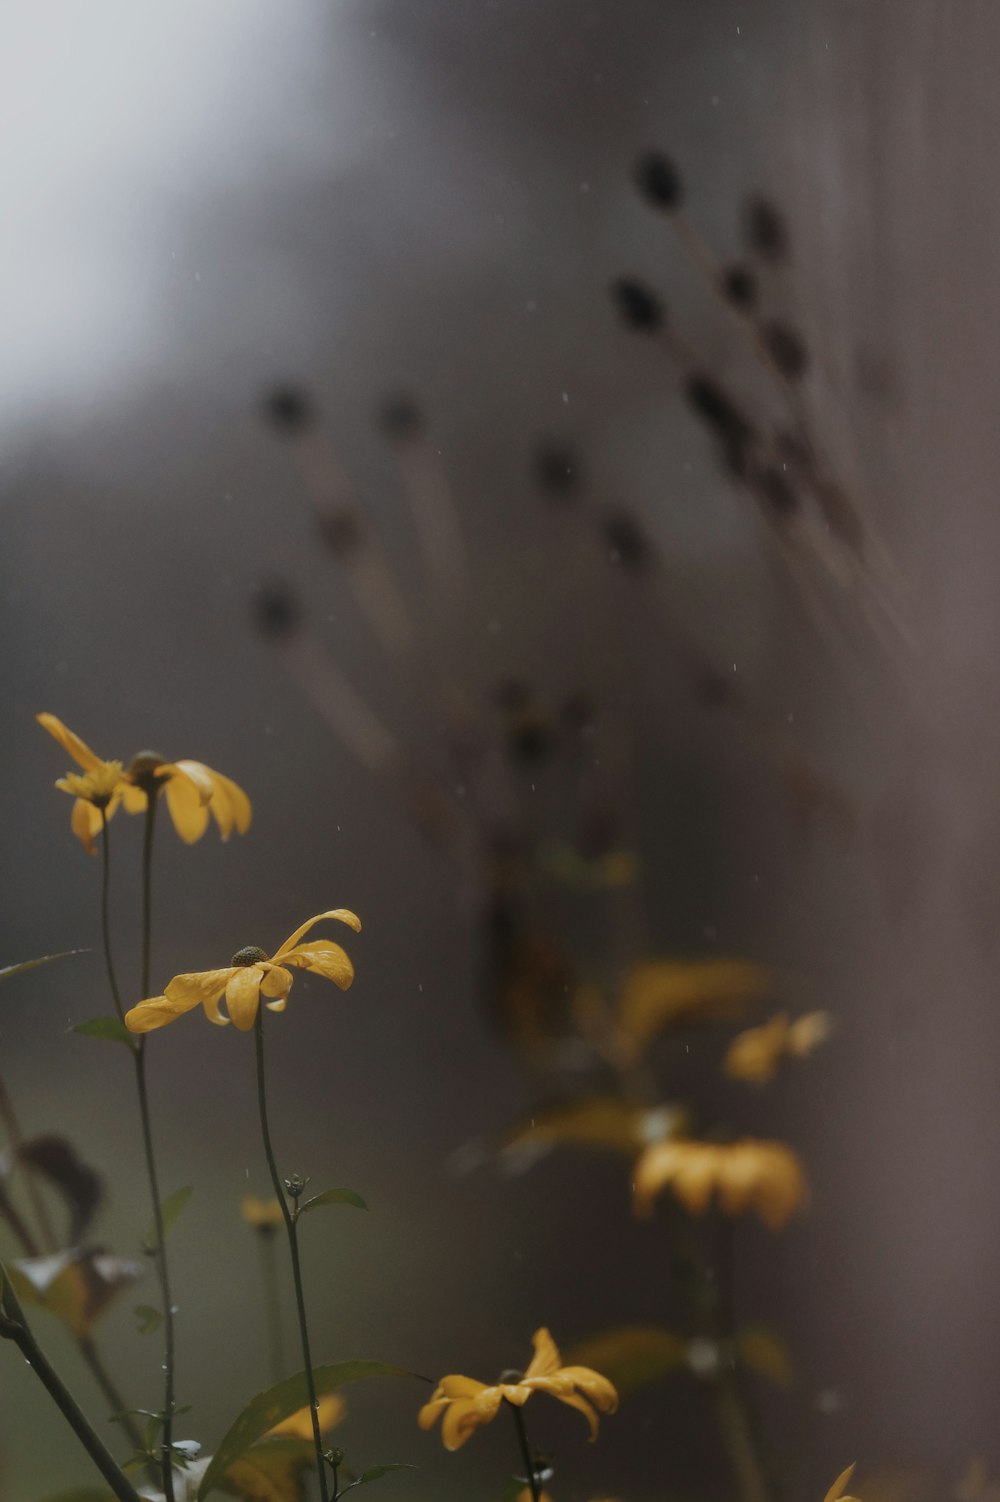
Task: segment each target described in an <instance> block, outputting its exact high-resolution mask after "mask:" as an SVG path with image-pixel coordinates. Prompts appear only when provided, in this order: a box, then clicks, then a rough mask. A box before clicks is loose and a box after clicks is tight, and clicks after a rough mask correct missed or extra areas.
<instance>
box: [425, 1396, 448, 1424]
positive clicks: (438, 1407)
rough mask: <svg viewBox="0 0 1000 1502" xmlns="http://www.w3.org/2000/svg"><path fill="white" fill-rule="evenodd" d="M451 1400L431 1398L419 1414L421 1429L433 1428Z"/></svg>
mask: <svg viewBox="0 0 1000 1502" xmlns="http://www.w3.org/2000/svg"><path fill="white" fill-rule="evenodd" d="M450 1402H451V1399H450V1398H431V1400H430V1402H429V1403H425V1404H424V1406H423V1408H421V1410H420V1412H419V1413H418V1414H417V1423H418V1424H419V1425H420V1427H421V1429H433V1428H434V1425H435V1424H436V1423H437V1421H438V1419H439V1418H440V1417H441V1414H442V1413H443V1412H444V1410H445V1409H446V1408H447V1407H448V1404H449V1403H450Z"/></svg>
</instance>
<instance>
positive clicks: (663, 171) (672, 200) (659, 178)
mask: <svg viewBox="0 0 1000 1502" xmlns="http://www.w3.org/2000/svg"><path fill="white" fill-rule="evenodd" d="M632 180H633V182H634V183H635V185H636V187H637V188H638V189H639V192H640V193H641V194H642V196H643V198H645V200H646V202H647V203H651V204H652V205H653V207H654V208H657V209H664V210H665V211H666V212H667V213H670V212H672V210H674V209H677V208H679V207H680V205H681V201H682V199H683V197H684V187H683V184H682V182H681V176H680V173H679V172H678V171H677V168H676V167H675V165H674V163H673V162H672V161H671V160H670V158H669V157H668V156H664V155H663V153H662V152H661V151H644V152H643V153H642V155H641V156H640V157H638V158H637V160H636V164H635V166H634V167H633V169H632Z"/></svg>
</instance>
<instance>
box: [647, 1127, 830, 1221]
mask: <svg viewBox="0 0 1000 1502" xmlns="http://www.w3.org/2000/svg"><path fill="white" fill-rule="evenodd" d="M632 1187H633V1191H634V1198H635V1208H636V1212H637V1214H639V1215H650V1214H651V1213H652V1209H653V1204H654V1202H655V1200H656V1197H657V1195H659V1194H660V1193H661V1191H662V1190H664V1189H670V1190H671V1191H672V1193H673V1194H674V1195H675V1196H676V1198H677V1199H679V1200H680V1202H681V1204H682V1205H683V1206H684V1208H685V1209H686V1210H688V1211H689V1212H690V1213H691V1214H692V1215H704V1213H705V1211H706V1210H707V1209H708V1207H709V1204H710V1202H711V1200H712V1197H713V1195H717V1196H718V1202H719V1205H720V1207H721V1209H722V1210H723V1212H724V1213H725V1214H726V1215H740V1214H742V1213H743V1211H745V1210H753V1211H754V1213H755V1214H756V1215H757V1216H758V1217H759V1218H760V1219H761V1220H762V1221H763V1222H764V1224H765V1225H766V1226H769V1227H770V1229H771V1230H772V1231H777V1230H780V1228H781V1227H782V1226H783V1225H784V1224H785V1223H786V1221H787V1220H788V1219H789V1217H790V1216H791V1215H792V1214H793V1213H794V1212H795V1211H796V1210H798V1209H800V1208H801V1207H802V1206H803V1205H804V1204H805V1201H806V1197H807V1193H808V1190H807V1186H806V1177H805V1173H804V1171H803V1168H802V1164H801V1163H800V1161H799V1159H798V1157H797V1156H796V1154H795V1153H794V1152H793V1151H792V1149H791V1148H790V1147H788V1146H787V1144H786V1143H784V1142H764V1141H759V1140H757V1139H755V1138H752V1137H744V1138H742V1139H741V1140H740V1141H739V1142H725V1143H722V1142H691V1141H682V1142H669V1141H668V1142H656V1143H654V1144H653V1145H652V1147H648V1148H647V1149H646V1151H645V1152H644V1153H643V1154H642V1156H641V1157H640V1158H639V1160H638V1162H637V1163H636V1165H635V1171H634V1176H633V1186H632Z"/></svg>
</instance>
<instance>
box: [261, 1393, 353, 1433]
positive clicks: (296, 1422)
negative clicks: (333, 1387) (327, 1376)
mask: <svg viewBox="0 0 1000 1502" xmlns="http://www.w3.org/2000/svg"><path fill="white" fill-rule="evenodd" d="M346 1408H347V1405H346V1403H345V1402H344V1400H343V1398H342V1397H340V1396H339V1394H337V1393H335V1392H328V1393H325V1394H324V1395H323V1396H322V1397H320V1398H318V1399H317V1402H316V1413H317V1416H318V1418H319V1432H320V1434H325V1433H326V1431H327V1430H328V1429H332V1428H333V1427H334V1425H335V1424H339V1423H340V1421H341V1419H342V1418H343V1417H344V1413H345V1411H346ZM267 1432H268V1434H271V1435H279V1436H283V1437H287V1438H288V1439H312V1437H313V1430H312V1414H311V1413H310V1412H309V1408H308V1406H307V1407H305V1408H300V1409H299V1410H298V1412H297V1413H293V1414H290V1415H289V1417H288V1418H287V1419H282V1421H281V1423H280V1424H275V1426H274V1428H273V1429H269V1430H268V1431H267Z"/></svg>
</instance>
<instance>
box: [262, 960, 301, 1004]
mask: <svg viewBox="0 0 1000 1502" xmlns="http://www.w3.org/2000/svg"><path fill="white" fill-rule="evenodd" d="M260 968H261V970H263V972H264V979H263V980H262V981H261V983H260V990H261V995H262V996H278V997H281V996H287V995H288V993H289V991H290V990H291V989H292V981H293V979H294V976H293V975H292V972H291V971H290V970H286V969H285V968H284V966H283V965H272V964H270V963H268V961H266V960H262V961H261V965H260Z"/></svg>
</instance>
